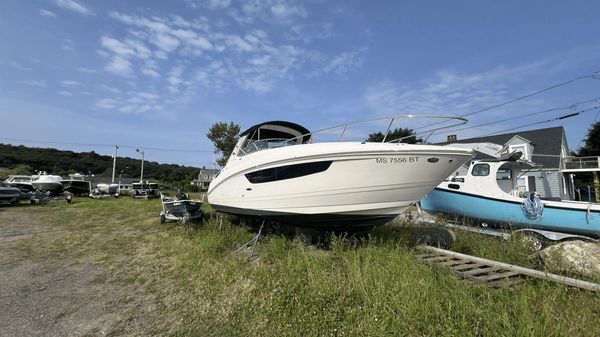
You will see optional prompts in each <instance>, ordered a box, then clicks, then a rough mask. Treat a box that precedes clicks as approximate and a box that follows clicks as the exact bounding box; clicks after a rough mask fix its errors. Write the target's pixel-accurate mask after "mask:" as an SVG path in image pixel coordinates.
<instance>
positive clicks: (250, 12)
mask: <svg viewBox="0 0 600 337" xmlns="http://www.w3.org/2000/svg"><path fill="white" fill-rule="evenodd" d="M242 13H243V15H240V13H239V12H237V11H234V12H231V15H232V16H233V17H234V19H236V20H238V22H240V23H250V22H253V21H254V18H260V19H262V20H263V21H267V22H273V21H275V22H279V23H290V22H292V21H293V20H294V19H295V18H306V17H307V16H308V12H307V11H306V9H305V8H304V7H303V6H302V5H301V4H297V3H294V2H292V1H289V0H247V1H245V2H244V4H243V5H242Z"/></svg>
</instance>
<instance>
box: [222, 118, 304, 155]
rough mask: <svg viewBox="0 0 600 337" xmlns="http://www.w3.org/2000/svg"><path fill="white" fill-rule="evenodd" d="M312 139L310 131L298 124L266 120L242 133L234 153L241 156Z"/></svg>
mask: <svg viewBox="0 0 600 337" xmlns="http://www.w3.org/2000/svg"><path fill="white" fill-rule="evenodd" d="M310 139H311V134H310V131H308V130H307V129H306V128H304V127H303V126H300V125H298V124H295V123H290V122H284V121H272V122H265V123H261V124H258V125H255V126H253V127H251V128H249V129H248V130H246V131H244V132H242V133H241V134H240V139H239V140H238V142H237V144H236V146H235V149H234V151H233V155H235V156H238V157H241V156H244V155H247V154H250V153H252V152H257V151H261V150H266V149H273V148H277V147H284V146H290V145H298V144H306V143H309V142H310Z"/></svg>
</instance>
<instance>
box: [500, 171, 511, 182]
mask: <svg viewBox="0 0 600 337" xmlns="http://www.w3.org/2000/svg"><path fill="white" fill-rule="evenodd" d="M511 179H512V171H511V170H509V169H499V170H498V172H496V180H511Z"/></svg>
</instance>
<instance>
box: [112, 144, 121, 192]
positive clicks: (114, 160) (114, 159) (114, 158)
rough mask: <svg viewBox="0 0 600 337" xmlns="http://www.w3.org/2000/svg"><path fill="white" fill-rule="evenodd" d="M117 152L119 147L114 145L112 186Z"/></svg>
mask: <svg viewBox="0 0 600 337" xmlns="http://www.w3.org/2000/svg"><path fill="white" fill-rule="evenodd" d="M118 150H119V147H118V146H117V145H115V156H114V157H113V173H112V184H114V183H115V169H116V167H117V151H118Z"/></svg>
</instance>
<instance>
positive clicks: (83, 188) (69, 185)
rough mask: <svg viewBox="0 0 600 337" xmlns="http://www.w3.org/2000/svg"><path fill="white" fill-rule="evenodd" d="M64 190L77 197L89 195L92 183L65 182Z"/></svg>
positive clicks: (82, 181) (80, 181) (81, 181)
mask: <svg viewBox="0 0 600 337" xmlns="http://www.w3.org/2000/svg"><path fill="white" fill-rule="evenodd" d="M62 184H63V189H64V190H65V191H67V192H70V193H73V194H75V195H87V194H89V193H90V182H89V181H85V180H63V181H62Z"/></svg>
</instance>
